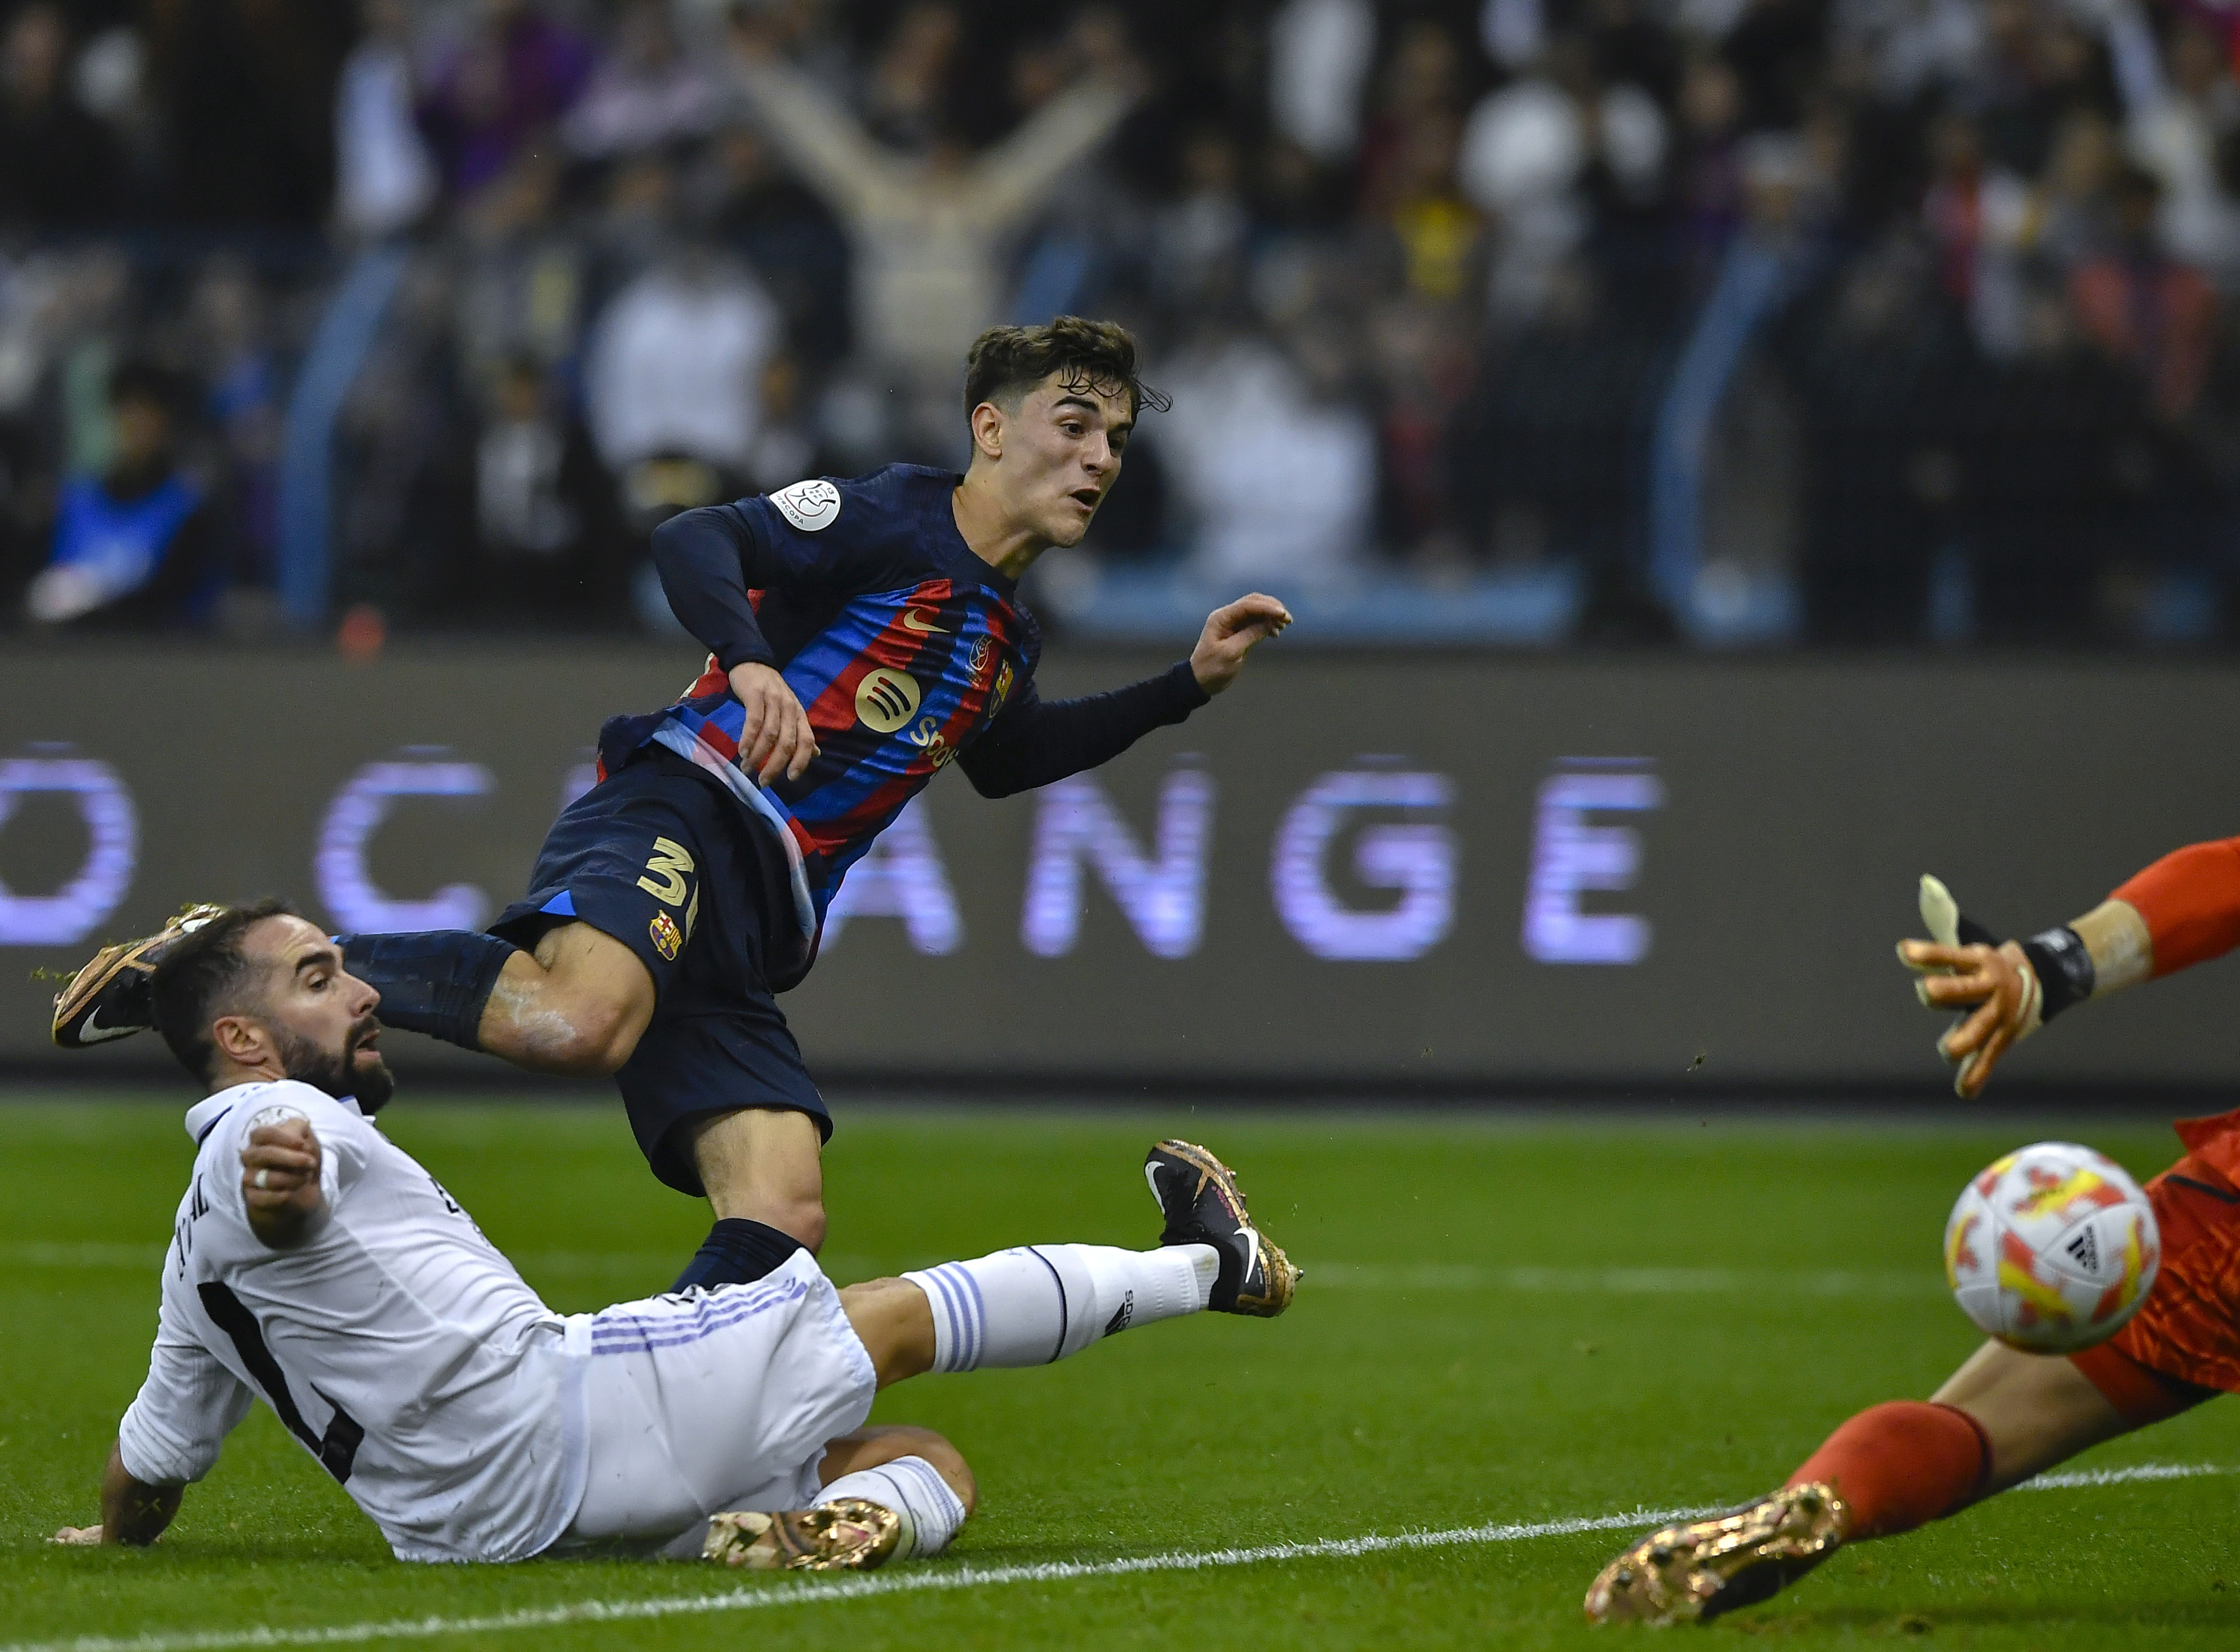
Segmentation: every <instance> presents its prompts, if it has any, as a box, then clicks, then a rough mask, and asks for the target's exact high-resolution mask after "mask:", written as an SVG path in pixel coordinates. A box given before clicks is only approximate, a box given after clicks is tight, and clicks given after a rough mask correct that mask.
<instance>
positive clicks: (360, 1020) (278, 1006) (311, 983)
mask: <svg viewBox="0 0 2240 1652" xmlns="http://www.w3.org/2000/svg"><path fill="white" fill-rule="evenodd" d="M242 949H243V952H245V953H246V954H248V955H249V956H250V957H252V958H258V959H261V960H262V961H263V964H264V972H265V973H264V981H265V988H264V1002H263V1005H262V1006H261V1009H262V1011H263V1013H262V1014H260V1015H259V1016H258V1017H257V1019H258V1020H259V1021H261V1022H263V1023H264V1026H265V1029H266V1030H267V1031H268V1032H269V1033H270V1034H271V1036H272V1039H273V1042H274V1043H275V1045H276V1046H277V1048H278V1050H279V1055H280V1061H281V1065H282V1066H283V1069H285V1070H286V1072H287V1074H288V1076H289V1077H290V1078H294V1079H300V1080H301V1081H302V1082H304V1083H306V1084H310V1085H314V1086H316V1087H317V1088H318V1089H323V1090H324V1091H326V1092H327V1094H329V1095H330V1096H337V1097H340V1096H357V1102H358V1105H359V1107H360V1108H362V1109H363V1110H365V1111H366V1112H368V1113H370V1112H373V1111H375V1110H376V1109H378V1108H379V1107H380V1106H381V1104H382V1103H383V1102H385V1101H387V1100H388V1099H389V1093H390V1089H391V1080H390V1072H389V1066H388V1063H387V1062H383V1060H382V1058H381V1051H380V1049H378V1048H377V1045H378V1044H379V1042H380V1039H381V1023H379V1022H377V1021H376V1020H375V1019H374V1018H373V1011H374V1006H375V1005H377V1004H378V1003H380V1002H381V995H380V994H379V993H377V992H376V991H375V990H374V989H372V988H371V987H370V986H368V985H367V984H366V983H364V982H363V981H361V980H359V979H358V978H357V976H354V975H352V974H350V971H349V970H347V969H343V955H342V949H340V948H339V947H337V946H336V945H335V943H333V942H331V941H330V940H329V939H327V937H326V936H323V935H322V934H321V933H320V932H319V930H318V929H317V928H316V927H315V926H313V925H312V924H310V923H305V922H304V921H303V919H302V918H298V917H273V918H267V919H265V920H264V921H263V923H259V924H257V926H256V927H255V928H254V929H250V931H249V932H248V934H246V935H244V936H243V937H242Z"/></svg>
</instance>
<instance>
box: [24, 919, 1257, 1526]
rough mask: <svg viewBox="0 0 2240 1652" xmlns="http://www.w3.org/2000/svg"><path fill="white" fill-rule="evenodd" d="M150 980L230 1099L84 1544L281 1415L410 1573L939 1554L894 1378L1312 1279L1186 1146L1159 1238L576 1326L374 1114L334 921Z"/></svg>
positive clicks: (289, 928) (1019, 1359)
mask: <svg viewBox="0 0 2240 1652" xmlns="http://www.w3.org/2000/svg"><path fill="white" fill-rule="evenodd" d="M152 985H153V994H152V996H153V1009H154V1012H155V1016H156V1021H157V1025H158V1026H159V1027H160V1028H161V1029H162V1031H163V1036H164V1039H165V1042H168V1043H169V1044H170V1046H171V1049H172V1050H173V1051H174V1053H176V1054H177V1056H178V1057H179V1058H180V1060H181V1062H183V1063H184V1064H185V1065H186V1067H187V1068H188V1069H190V1071H192V1072H193V1073H194V1074H195V1075H196V1076H197V1078H199V1079H201V1080H203V1082H205V1083H206V1084H207V1085H208V1086H209V1091H210V1093H209V1095H208V1096H207V1097H206V1098H205V1099H204V1100H203V1101H202V1102H199V1103H197V1105H196V1106H195V1107H194V1108H193V1109H191V1110H190V1112H189V1113H188V1114H187V1131H188V1134H189V1135H190V1136H193V1137H194V1139H195V1142H196V1156H195V1165H194V1173H193V1178H192V1180H191V1182H190V1184H189V1186H188V1189H187V1192H186V1196H185V1197H184V1198H183V1199H182V1200H181V1201H180V1203H179V1210H178V1216H177V1224H176V1226H175V1227H174V1229H173V1233H172V1240H171V1245H170V1251H169V1253H168V1254H167V1255H166V1256H165V1257H164V1262H163V1300H162V1309H161V1314H160V1317H159V1319H158V1322H157V1335H156V1346H155V1351H154V1354H153V1356H152V1357H151V1358H150V1362H149V1370H148V1379H147V1381H146V1382H145V1383H144V1384H143V1385H142V1387H141V1389H140V1393H139V1396H138V1397H137V1398H136V1399H135V1400H134V1401H133V1402H132V1404H131V1407H130V1409H128V1410H127V1411H126V1412H125V1414H124V1419H123V1423H122V1424H121V1425H120V1426H119V1428H118V1429H117V1443H116V1445H115V1447H114V1448H113V1449H111V1451H110V1458H109V1465H108V1469H107V1472H106V1473H105V1475H103V1481H102V1487H101V1521H100V1523H99V1524H98V1525H95V1526H88V1527H84V1528H78V1529H64V1530H63V1531H62V1532H60V1533H58V1534H57V1538H56V1541H57V1542H66V1543H101V1542H109V1543H139V1544H144V1543H150V1542H154V1541H155V1540H156V1538H157V1535H158V1534H160V1533H161V1532H162V1531H163V1529H164V1528H165V1526H167V1525H168V1524H169V1523H170V1520H171V1518H172V1516H173V1515H175V1514H177V1511H178V1508H179V1501H180V1496H181V1494H182V1492H183V1489H184V1487H185V1486H186V1485H187V1484H188V1483H189V1482H192V1481H195V1480H199V1479H200V1478H202V1477H203V1475H205V1474H207V1473H209V1472H210V1467H211V1465H212V1464H213V1463H214V1462H216V1461H217V1455H218V1449H219V1446H220V1444H221V1442H223V1440H224V1438H225V1436H226V1435H227V1434H228V1433H229V1432H230V1430H231V1429H233V1428H234V1426H235V1425H236V1424H237V1423H238V1422H240V1421H241V1420H242V1418H243V1416H244V1415H246V1414H247V1412H248V1409H249V1405H250V1400H251V1399H252V1398H256V1397H261V1398H262V1399H263V1401H264V1402H265V1403H266V1404H268V1405H270V1407H271V1408H272V1409H273V1411H274V1412H275V1413H276V1414H277V1416H279V1418H280V1420H281V1422H283V1423H285V1424H286V1425H287V1428H288V1430H289V1432H290V1433H291V1434H293V1435H294V1436H296V1437H297V1440H299V1441H300V1442H302V1443H303V1449H305V1450H306V1451H308V1452H310V1455H312V1457H313V1458H314V1459H315V1460H316V1461H317V1462H318V1463H319V1465H320V1467H322V1468H323V1469H325V1470H326V1471H327V1472H328V1473H329V1474H330V1475H333V1476H334V1477H335V1478H336V1479H337V1481H339V1482H341V1483H342V1486H343V1489H344V1490H345V1491H347V1492H349V1493H350V1496H351V1497H352V1498H353V1499H354V1500H355V1501H356V1502H357V1505H358V1507H359V1508H361V1509H363V1510H364V1511H365V1512H366V1514H367V1515H368V1516H369V1517H370V1518H371V1519H372V1521H373V1522H374V1523H375V1524H376V1525H377V1526H379V1527H380V1529H381V1531H382V1535H383V1536H384V1537H386V1538H387V1539H388V1540H389V1543H390V1548H391V1549H394V1550H395V1552H396V1554H397V1558H398V1559H400V1560H413V1561H514V1560H523V1559H526V1558H528V1557H529V1556H530V1555H541V1554H566V1553H570V1552H585V1551H599V1552H616V1551H620V1552H624V1553H639V1554H648V1555H654V1554H658V1555H673V1556H679V1557H682V1556H687V1555H707V1556H708V1557H710V1558H711V1559H717V1560H723V1561H728V1562H730V1563H731V1564H734V1565H743V1566H750V1567H757V1568H764V1569H778V1568H800V1569H829V1568H835V1567H855V1568H862V1567H870V1566H877V1565H879V1564H881V1563H882V1562H884V1561H887V1560H890V1559H902V1558H907V1557H909V1556H912V1555H931V1554H936V1553H938V1552H939V1551H940V1550H941V1549H942V1548H943V1546H944V1545H945V1544H946V1543H947V1542H949V1541H950V1538H951V1537H952V1536H954V1535H956V1532H957V1528H958V1527H959V1526H960V1525H961V1524H962V1523H963V1521H964V1519H965V1517H966V1516H967V1515H969V1514H970V1512H971V1509H972V1502H973V1497H974V1487H973V1480H972V1475H971V1472H970V1469H967V1467H966V1466H965V1462H964V1459H963V1457H962V1456H961V1455H958V1453H957V1449H956V1448H955V1447H953V1446H951V1445H950V1443H949V1442H947V1441H946V1440H944V1439H943V1438H942V1437H941V1436H939V1435H937V1434H934V1433H932V1432H931V1431H930V1430H928V1429H911V1428H866V1427H865V1426H864V1419H865V1418H866V1417H867V1416H869V1414H870V1408H871V1398H872V1396H873V1395H874V1394H875V1393H877V1391H878V1390H879V1389H883V1388H884V1387H886V1386H888V1385H889V1384H890V1383H894V1382H901V1381H903V1379H904V1378H906V1377H911V1376H918V1375H920V1374H921V1373H923V1372H927V1371H969V1370H973V1369H977V1368H980V1367H983V1366H1017V1365H1043V1364H1048V1363H1050V1362H1052V1361H1054V1360H1058V1359H1063V1358H1064V1357H1066V1356H1069V1355H1072V1354H1077V1353H1079V1352H1080V1351H1081V1350H1082V1349H1084V1348H1087V1347H1088V1346H1089V1345H1090V1343H1092V1342H1097V1341H1098V1340H1100V1339H1102V1338H1103V1337H1106V1336H1115V1335H1117V1334H1118V1333H1119V1332H1121V1331H1123V1330H1126V1329H1130V1328H1133V1327H1137V1326H1143V1325H1148V1324H1150V1323H1152V1322H1154V1321H1157V1320H1163V1319H1172V1318H1175V1317H1177V1316H1180V1315H1184V1314H1194V1313H1197V1312H1199V1311H1200V1310H1202V1309H1214V1310H1216V1311H1217V1312H1225V1313H1237V1314H1250V1315H1256V1316H1262V1317H1269V1316H1274V1315H1277V1314H1280V1313H1281V1312H1283V1309H1285V1308H1286V1307H1287V1306H1288V1305H1289V1304H1290V1300H1291V1292H1292V1287H1293V1285H1294V1283H1295V1282H1296V1281H1297V1269H1294V1268H1293V1267H1292V1266H1291V1264H1290V1262H1289V1261H1287V1260H1286V1259H1285V1257H1284V1256H1283V1252H1282V1251H1281V1250H1280V1249H1277V1247H1276V1246H1274V1245H1273V1244H1270V1243H1269V1242H1267V1241H1266V1240H1264V1239H1263V1238H1262V1237H1261V1236H1260V1235H1259V1234H1258V1232H1257V1231H1256V1230H1255V1229H1254V1228H1253V1226H1252V1223H1251V1221H1250V1217H1249V1216H1247V1214H1246V1211H1245V1206H1244V1199H1243V1195H1242V1194H1240V1193H1239V1192H1238V1191H1237V1183H1236V1180H1235V1178H1234V1177H1233V1176H1231V1175H1230V1172H1229V1170H1228V1169H1226V1168H1225V1167H1224V1166H1223V1165H1222V1163H1221V1162H1219V1161H1218V1160H1217V1159H1216V1158H1214V1156H1212V1155H1211V1154H1210V1153H1208V1152H1206V1151H1205V1149H1203V1148H1197V1147H1192V1146H1190V1145H1189V1144H1188V1143H1186V1142H1161V1143H1160V1144H1159V1145H1158V1146H1157V1147H1155V1148H1153V1149H1151V1153H1150V1159H1149V1161H1148V1162H1147V1165H1146V1170H1147V1174H1148V1176H1149V1177H1150V1182H1151V1188H1152V1191H1153V1192H1154V1194H1155V1195H1156V1196H1157V1198H1158V1201H1159V1205H1160V1209H1161V1210H1162V1212H1163V1214H1164V1216H1165V1219H1166V1231H1165V1235H1164V1236H1163V1239H1162V1240H1161V1242H1160V1245H1159V1247H1158V1248H1157V1249H1153V1250H1143V1251H1135V1250H1123V1249H1116V1248H1113V1247H1110V1246H1105V1245H1066V1244H1058V1245H1031V1246H1027V1247H1024V1248H1022V1249H1013V1250H1004V1251H1000V1252H997V1254H996V1255H994V1256H983V1257H981V1258H979V1259H978V1260H977V1261H974V1262H944V1263H943V1264H942V1265H941V1266H939V1267H937V1268H930V1269H925V1270H924V1271H923V1272H920V1273H910V1274H905V1275H904V1276H902V1277H901V1278H899V1279H881V1280H874V1281H872V1282H870V1283H867V1284H860V1285H850V1286H849V1287H848V1288H847V1289H834V1287H833V1285H832V1283H831V1282H830V1280H828V1279H826V1278H825V1276H824V1275H823V1273H822V1272H821V1271H820V1270H819V1269H818V1268H817V1262H816V1260H815V1258H814V1257H812V1256H810V1253H809V1252H808V1251H807V1250H806V1249H802V1248H801V1247H798V1246H797V1247H796V1248H795V1249H794V1250H793V1252H792V1254H791V1255H790V1256H788V1257H786V1258H785V1259H784V1260H783V1262H781V1263H780V1264H779V1265H778V1266H777V1268H775V1269H772V1270H771V1271H770V1274H769V1276H767V1277H765V1278H763V1280H761V1281H759V1282H757V1283H754V1284H751V1285H725V1286H719V1287H717V1288H716V1289H699V1288H697V1287H696V1288H694V1289H689V1290H685V1291H682V1292H678V1293H676V1294H674V1295H670V1296H656V1297H652V1298H650V1299H648V1300H645V1301H643V1302H623V1303H620V1304H618V1305H617V1306H615V1307H612V1308H609V1309H604V1310H603V1311H601V1312H599V1313H596V1314H577V1315H573V1316H562V1315H559V1314H556V1313H554V1312H553V1311H552V1310H551V1309H549V1308H547V1307H546V1306H545V1305H544V1303H543V1302H541V1301H540V1300H538V1298H537V1294H536V1292H534V1291H532V1290H531V1289H530V1288H529V1287H528V1285H527V1284H525V1283H524V1282H523V1280H522V1277H521V1276H520V1275H519V1274H518V1273H517V1272H516V1271H515V1270H514V1268H513V1265H512V1264H511V1263H510V1262H508V1261H507V1260H506V1259H505V1257H504V1256H502V1255H501V1254H499V1252H498V1251H497V1249H496V1247H494V1246H493V1245H492V1244H491V1243H490V1241H489V1240H487V1239H485V1238H484V1237H483V1234H482V1230H481V1229H478V1228H477V1227H476V1225H475V1223H474V1221H473V1219H472V1218H471V1217H470V1216H468V1215H467V1214H466V1212H465V1211H463V1209H460V1208H459V1205H458V1203H457V1202H456V1201H455V1200H453V1199H452V1197H451V1196H450V1194H448V1193H446V1192H445V1191H444V1190H443V1186H442V1184H441V1183H440V1182H437V1180H436V1178H435V1177H434V1176H431V1175H430V1173H429V1172H428V1171H427V1170H426V1169H423V1168H422V1167H421V1165H420V1164H419V1163H418V1162H417V1161H415V1160H414V1159H413V1158H412V1157H411V1156H410V1155H409V1154H407V1153H405V1152H404V1151H403V1150H402V1149H399V1148H397V1147H396V1146H394V1145H393V1144H392V1143H391V1142H390V1141H389V1140H388V1138H387V1137H386V1136H383V1134H382V1132H381V1130H380V1129H378V1128H377V1126H376V1125H375V1123H374V1122H373V1120H372V1117H371V1115H372V1114H373V1113H375V1112H376V1111H377V1110H378V1109H379V1107H380V1105H381V1103H382V1102H383V1101H385V1100H386V1099H387V1098H388V1096H389V1093H390V1075H389V1069H388V1068H387V1066H386V1065H385V1063H384V1062H383V1060H382V1057H381V1055H380V1053H379V1050H378V1049H377V1041H378V1038H379V1033H380V1028H379V1025H378V1023H377V1021H376V1019H375V1011H376V1007H377V1002H378V1000H377V994H376V993H375V991H374V989H372V988H371V987H370V986H369V985H367V984H366V983H364V982H363V981H360V980H358V979H357V978H356V977H355V976H352V975H350V972H349V970H348V969H347V968H346V967H345V965H344V963H343V956H342V953H341V951H340V949H338V948H337V947H336V946H335V945H334V943H332V942H331V941H330V940H329V939H328V938H327V937H326V936H323V935H322V934H321V933H320V932H319V931H318V930H317V929H316V928H314V927H313V926H312V925H310V923H305V922H304V921H303V919H302V918H300V917H297V916H294V915H293V914H291V913H290V912H289V911H288V910H287V909H285V908H284V907H282V906H280V905H279V904H278V903H262V904H259V905H256V906H250V907H245V908H241V909H236V910H233V911H230V912H228V913H225V914H223V916H218V917H217V918H215V919H213V920H211V921H210V922H209V923H204V924H203V925H202V926H201V927H199V928H198V929H196V930H195V931H193V932H192V933H191V934H190V935H188V936H186V937H185V938H184V939H183V940H181V941H180V942H179V943H177V944H176V945H174V946H173V947H172V948H171V949H170V952H169V954H168V956H166V957H165V958H164V960H163V963H162V965H161V966H160V967H159V968H158V969H157V971H156V972H155V977H154V981H153V983H152Z"/></svg>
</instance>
